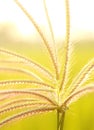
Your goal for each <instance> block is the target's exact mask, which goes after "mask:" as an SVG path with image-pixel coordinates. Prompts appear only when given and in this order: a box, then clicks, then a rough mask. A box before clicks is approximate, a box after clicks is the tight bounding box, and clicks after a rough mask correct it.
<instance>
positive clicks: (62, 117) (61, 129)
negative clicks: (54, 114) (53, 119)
mask: <svg viewBox="0 0 94 130" xmlns="http://www.w3.org/2000/svg"><path fill="white" fill-rule="evenodd" d="M64 119H65V111H63V112H62V113H61V118H60V123H59V127H60V129H59V130H63V129H64Z"/></svg>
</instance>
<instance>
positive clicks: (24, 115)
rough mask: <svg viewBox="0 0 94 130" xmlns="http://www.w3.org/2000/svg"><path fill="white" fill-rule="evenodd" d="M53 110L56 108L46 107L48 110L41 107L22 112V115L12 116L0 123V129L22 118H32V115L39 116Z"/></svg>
mask: <svg viewBox="0 0 94 130" xmlns="http://www.w3.org/2000/svg"><path fill="white" fill-rule="evenodd" d="M55 109H56V107H48V108H45V107H42V108H39V109H35V110H27V111H24V112H22V113H19V114H16V115H13V116H11V117H9V118H6V119H5V120H3V121H2V122H0V127H2V126H3V125H5V124H7V123H9V122H11V121H13V120H17V119H22V118H24V117H28V116H33V115H35V114H39V113H44V112H49V111H53V110H55Z"/></svg>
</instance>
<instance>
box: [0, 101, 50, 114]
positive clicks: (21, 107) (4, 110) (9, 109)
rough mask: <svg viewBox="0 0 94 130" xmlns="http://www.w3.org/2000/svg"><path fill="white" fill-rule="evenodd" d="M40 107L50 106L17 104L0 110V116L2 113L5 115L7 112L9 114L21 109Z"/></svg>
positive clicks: (46, 105)
mask: <svg viewBox="0 0 94 130" xmlns="http://www.w3.org/2000/svg"><path fill="white" fill-rule="evenodd" d="M41 106H45V107H48V106H50V104H47V103H45V104H44V103H37V102H36V103H23V104H19V105H14V106H10V107H7V108H4V109H2V110H0V115H2V114H4V113H7V112H11V111H14V110H16V109H23V108H30V109H32V108H33V107H35V108H36V107H37V108H38V107H41Z"/></svg>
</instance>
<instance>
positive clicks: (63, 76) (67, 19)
mask: <svg viewBox="0 0 94 130" xmlns="http://www.w3.org/2000/svg"><path fill="white" fill-rule="evenodd" d="M65 4H66V6H65V7H66V40H65V51H66V53H65V63H64V71H63V72H60V73H62V81H61V85H60V90H61V89H64V86H65V83H66V80H67V69H68V67H67V66H68V61H69V39H70V10H69V0H65Z"/></svg>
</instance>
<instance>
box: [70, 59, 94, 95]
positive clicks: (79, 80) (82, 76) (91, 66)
mask: <svg viewBox="0 0 94 130" xmlns="http://www.w3.org/2000/svg"><path fill="white" fill-rule="evenodd" d="M93 70H94V59H92V60H91V61H90V62H89V63H88V64H86V65H85V66H84V67H83V68H82V70H81V71H80V73H79V74H78V75H77V76H76V78H75V79H74V80H73V82H72V83H71V85H70V86H69V89H68V92H69V90H70V93H72V92H73V91H75V90H76V89H78V88H79V87H81V86H82V84H83V83H84V82H85V81H86V80H87V78H88V75H89V74H90V73H91V72H92V71H93Z"/></svg>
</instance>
